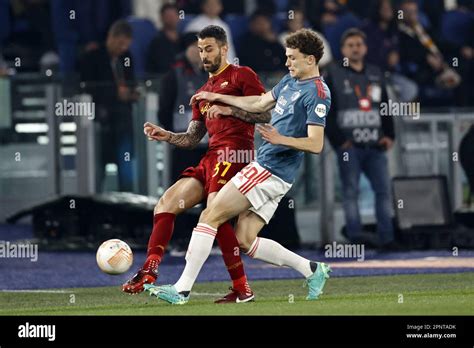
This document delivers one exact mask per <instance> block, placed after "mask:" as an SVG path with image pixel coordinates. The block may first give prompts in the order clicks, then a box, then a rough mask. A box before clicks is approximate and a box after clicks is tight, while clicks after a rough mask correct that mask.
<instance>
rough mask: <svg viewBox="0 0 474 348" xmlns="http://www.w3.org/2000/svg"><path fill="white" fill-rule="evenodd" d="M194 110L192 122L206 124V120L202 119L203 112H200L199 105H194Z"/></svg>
mask: <svg viewBox="0 0 474 348" xmlns="http://www.w3.org/2000/svg"><path fill="white" fill-rule="evenodd" d="M192 110H193V117H192V120H193V121H201V122H204V118H203V117H202V114H201V111H200V110H199V104H198V103H193V106H192Z"/></svg>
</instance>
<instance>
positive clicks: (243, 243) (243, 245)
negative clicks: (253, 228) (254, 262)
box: [236, 234, 253, 253]
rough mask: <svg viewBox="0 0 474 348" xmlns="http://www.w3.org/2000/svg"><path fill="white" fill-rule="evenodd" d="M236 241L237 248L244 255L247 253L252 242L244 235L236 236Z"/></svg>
mask: <svg viewBox="0 0 474 348" xmlns="http://www.w3.org/2000/svg"><path fill="white" fill-rule="evenodd" d="M236 237H237V241H238V242H239V248H240V250H242V251H243V252H244V253H247V252H248V251H249V250H250V247H251V246H252V243H253V240H252V239H251V238H249V237H248V236H246V235H238V234H237V235H236Z"/></svg>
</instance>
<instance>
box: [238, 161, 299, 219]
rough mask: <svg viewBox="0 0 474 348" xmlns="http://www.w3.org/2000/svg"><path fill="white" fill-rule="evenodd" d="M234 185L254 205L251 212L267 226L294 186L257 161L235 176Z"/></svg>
mask: <svg viewBox="0 0 474 348" xmlns="http://www.w3.org/2000/svg"><path fill="white" fill-rule="evenodd" d="M232 183H233V184H234V185H235V187H237V189H238V190H239V191H240V192H241V193H242V194H243V195H244V196H245V197H247V199H248V200H249V201H250V204H252V207H250V209H249V210H251V211H253V212H254V213H255V214H257V215H258V216H260V217H261V218H262V219H263V220H265V223H267V224H268V222H269V221H270V219H271V218H272V216H273V214H274V213H275V210H276V209H277V207H278V203H280V201H281V199H282V198H283V196H285V194H286V193H287V192H288V191H289V190H290V189H291V186H292V185H291V184H289V183H287V182H286V181H283V180H282V179H280V178H279V177H278V176H276V175H273V174H272V173H270V172H269V171H268V170H266V169H265V168H263V167H262V166H261V165H260V164H258V163H257V162H256V161H254V162H251V163H250V164H249V165H247V166H246V167H245V168H244V169H242V170H241V171H240V172H239V173H238V174H237V175H235V176H234V177H233V178H232Z"/></svg>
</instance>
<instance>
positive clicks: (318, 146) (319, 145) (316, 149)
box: [310, 139, 324, 155]
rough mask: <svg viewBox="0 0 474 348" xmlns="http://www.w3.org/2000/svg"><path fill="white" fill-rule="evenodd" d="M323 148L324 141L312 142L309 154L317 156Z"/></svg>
mask: <svg viewBox="0 0 474 348" xmlns="http://www.w3.org/2000/svg"><path fill="white" fill-rule="evenodd" d="M323 148H324V139H321V140H319V139H318V140H316V141H313V143H312V146H311V149H310V152H311V153H314V154H316V155H319V154H320V153H321V152H322V151H323Z"/></svg>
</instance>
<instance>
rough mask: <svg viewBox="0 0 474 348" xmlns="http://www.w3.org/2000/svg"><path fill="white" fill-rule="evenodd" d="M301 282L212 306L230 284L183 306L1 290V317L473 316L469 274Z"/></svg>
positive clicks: (256, 285) (100, 294) (95, 291)
mask: <svg viewBox="0 0 474 348" xmlns="http://www.w3.org/2000/svg"><path fill="white" fill-rule="evenodd" d="M302 284H303V281H302V280H275V281H254V282H252V284H251V285H252V287H253V290H254V292H255V294H256V302H254V303H247V304H227V305H216V304H214V303H213V300H214V299H215V298H216V297H217V295H218V294H224V293H226V289H227V287H228V286H229V283H224V282H212V283H197V284H196V286H195V287H194V289H193V292H192V293H191V300H190V302H189V303H188V304H186V305H182V306H177V305H174V306H172V305H169V304H167V303H164V302H162V301H159V300H158V299H156V298H155V297H149V296H148V294H144V293H142V294H139V295H134V296H130V295H127V294H124V293H122V292H121V291H120V287H119V286H115V287H102V288H78V289H62V291H57V292H54V293H43V292H39V293H32V292H0V315H430V314H431V315H474V305H473V304H474V273H457V274H423V275H397V276H373V277H347V278H331V279H329V280H328V282H327V284H326V288H325V291H324V292H325V293H324V295H323V296H322V297H321V299H320V300H318V301H306V300H305V296H306V291H307V289H306V288H303V286H302Z"/></svg>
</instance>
